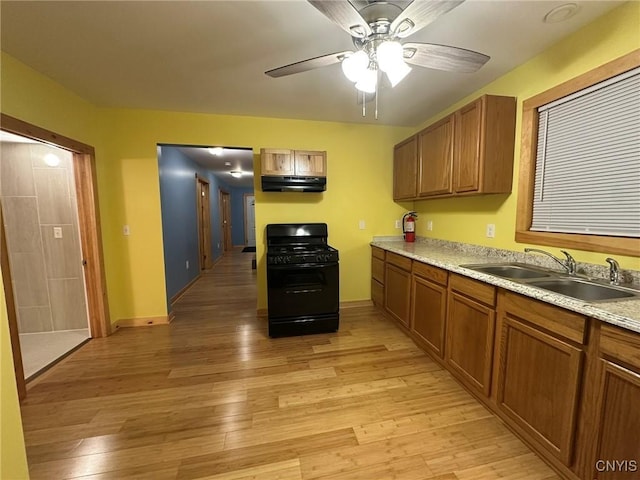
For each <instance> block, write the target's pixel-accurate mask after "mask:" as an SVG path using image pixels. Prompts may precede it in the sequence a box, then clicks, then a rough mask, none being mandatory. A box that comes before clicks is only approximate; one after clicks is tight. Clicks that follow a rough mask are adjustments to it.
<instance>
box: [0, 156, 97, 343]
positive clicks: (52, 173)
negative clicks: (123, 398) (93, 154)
mask: <svg viewBox="0 0 640 480" xmlns="http://www.w3.org/2000/svg"><path fill="white" fill-rule="evenodd" d="M0 147H1V148H0V196H1V198H2V210H3V215H4V223H5V230H6V234H7V246H8V251H9V264H10V267H11V276H12V279H13V288H14V295H15V297H16V298H15V301H16V310H17V316H18V330H19V332H20V333H34V332H47V331H57V330H75V329H81V328H87V327H88V322H87V308H86V298H85V287H84V277H83V271H82V252H81V248H80V238H79V231H78V212H77V201H76V192H75V183H74V176H73V159H72V155H71V153H70V152H67V151H66V150H62V149H58V148H55V147H50V146H47V145H43V144H28V143H2V144H1V145H0ZM47 154H53V155H56V156H57V157H58V158H59V159H60V164H59V165H58V166H55V167H51V166H49V165H47V164H46V163H45V161H44V158H45V156H46V155H47ZM54 229H58V231H59V232H61V233H62V236H61V238H56V235H55V234H54V232H55V230H54ZM58 236H59V235H58Z"/></svg>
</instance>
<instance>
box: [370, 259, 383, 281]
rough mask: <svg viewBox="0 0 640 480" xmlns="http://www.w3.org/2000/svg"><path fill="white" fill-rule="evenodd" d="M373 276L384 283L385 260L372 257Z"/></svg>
mask: <svg viewBox="0 0 640 480" xmlns="http://www.w3.org/2000/svg"><path fill="white" fill-rule="evenodd" d="M371 278H373V279H374V280H377V281H378V282H380V283H381V284H383V285H384V260H380V259H379V258H375V257H372V258H371Z"/></svg>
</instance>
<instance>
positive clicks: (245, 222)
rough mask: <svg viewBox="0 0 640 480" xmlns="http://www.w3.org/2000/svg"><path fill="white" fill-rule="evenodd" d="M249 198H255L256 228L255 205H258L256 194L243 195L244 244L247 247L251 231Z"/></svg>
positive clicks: (254, 221)
mask: <svg viewBox="0 0 640 480" xmlns="http://www.w3.org/2000/svg"><path fill="white" fill-rule="evenodd" d="M247 197H253V224H254V227H255V223H256V209H255V205H256V194H255V193H243V194H242V204H243V207H244V208H243V211H244V244H245V246H248V245H249V243H248V240H249V235H248V234H247V232H248V231H249V228H248V225H247Z"/></svg>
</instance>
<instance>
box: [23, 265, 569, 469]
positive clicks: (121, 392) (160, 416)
mask: <svg viewBox="0 0 640 480" xmlns="http://www.w3.org/2000/svg"><path fill="white" fill-rule="evenodd" d="M252 255H253V254H249V253H244V254H242V253H235V252H234V253H233V254H232V255H229V256H226V257H224V258H223V260H221V261H220V262H219V263H218V264H217V265H215V267H214V268H213V270H212V271H211V272H209V273H207V274H205V275H203V277H202V278H201V279H200V280H198V281H197V282H196V284H195V285H194V286H193V287H192V288H191V289H190V290H189V291H188V292H187V293H186V294H185V295H184V296H183V297H182V298H181V299H180V300H179V302H178V304H177V305H176V307H175V311H176V318H175V320H174V321H173V322H172V323H171V325H158V326H153V327H146V328H144V327H140V328H129V329H122V330H120V331H118V332H116V333H115V334H114V335H112V336H111V337H108V338H104V339H94V340H91V341H90V342H89V343H88V344H86V345H85V346H83V347H82V348H80V349H79V350H78V351H76V352H74V353H73V354H72V355H70V356H69V357H68V358H67V359H65V360H64V361H63V362H62V363H61V364H59V365H57V366H55V367H54V368H52V369H51V370H50V371H49V372H47V373H45V374H44V375H43V376H42V377H40V378H39V379H37V380H36V382H35V383H34V384H33V385H32V386H31V388H30V389H29V392H28V397H27V400H26V402H25V404H24V405H23V408H22V412H23V422H24V428H25V437H26V444H27V455H28V459H29V464H30V472H31V478H32V479H33V480H37V479H47V480H57V479H64V478H78V477H82V478H83V479H88V478H91V479H118V480H122V479H132V478H136V479H148V480H152V479H153V480H163V479H167V480H169V479H199V478H209V479H234V480H248V479H261V480H275V479H281V480H301V479H305V480H306V479H318V480H323V479H324V480H326V479H331V480H346V479H363V480H364V479H366V480H386V479H391V478H394V479H404V480H412V479H413V480H427V479H433V480H436V479H437V480H467V479H468V480H481V479H486V480H493V479H495V478H498V477H500V478H511V479H516V478H517V479H529V480H551V479H555V478H558V477H556V476H555V475H554V473H553V472H552V471H551V470H550V469H549V468H548V467H547V466H546V465H545V464H544V463H543V462H542V461H541V460H539V459H538V457H536V456H535V455H534V454H533V453H531V451H530V450H529V449H528V448H527V447H526V446H525V445H524V444H522V442H521V441H520V440H518V439H517V438H515V436H514V435H513V434H511V432H509V430H508V429H507V428H506V427H505V426H504V425H503V424H502V422H501V421H499V420H498V419H497V418H496V417H494V416H493V415H492V414H491V413H489V412H488V411H487V410H486V409H485V408H484V407H482V406H481V405H480V404H479V403H478V402H476V401H475V400H474V399H473V398H472V397H471V396H470V395H469V394H468V393H467V392H466V391H465V390H464V389H462V388H461V387H460V386H459V385H458V384H457V383H456V382H455V381H453V380H452V379H451V377H450V376H449V374H448V373H447V372H445V371H443V370H442V369H441V368H440V367H439V366H438V365H436V364H435V363H434V362H433V361H431V360H430V359H429V358H428V357H427V356H426V355H424V354H423V353H422V351H421V350H419V349H418V348H417V347H416V346H415V345H414V344H413V343H412V342H411V340H409V339H408V338H407V337H406V336H405V335H404V334H403V333H402V332H401V331H399V330H398V329H397V328H396V327H395V325H394V324H393V323H391V322H390V321H388V320H387V319H385V318H384V317H383V316H381V315H380V313H379V312H378V311H377V310H375V309H374V308H373V307H358V308H346V309H343V310H342V314H341V315H342V317H341V327H340V331H339V332H338V333H333V334H324V335H312V336H305V337H290V338H280V339H269V338H268V337H267V335H266V332H267V328H266V327H267V326H266V320H265V319H258V318H256V313H255V312H256V302H255V298H256V297H255V295H256V293H255V292H256V287H255V278H256V273H255V270H251V258H252Z"/></svg>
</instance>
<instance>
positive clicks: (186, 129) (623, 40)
mask: <svg viewBox="0 0 640 480" xmlns="http://www.w3.org/2000/svg"><path fill="white" fill-rule="evenodd" d="M638 18H640V4H639V3H638V2H630V3H629V4H625V5H623V6H621V7H620V8H618V9H616V10H615V11H613V12H612V13H610V14H608V15H606V16H605V17H603V18H601V19H598V20H596V21H595V22H594V23H592V24H591V25H589V26H587V27H586V28H584V29H582V30H581V31H579V32H577V33H576V34H574V35H572V36H571V37H569V38H568V39H566V40H563V41H562V42H560V43H559V44H557V45H556V46H554V47H553V48H551V49H549V50H548V51H546V52H544V53H543V54H541V55H540V56H538V57H536V58H535V59H533V60H531V61H529V62H527V63H526V64H524V65H522V66H521V67H518V68H516V69H515V70H513V71H512V72H510V73H509V74H507V75H505V76H503V77H501V78H500V79H498V80H496V81H495V82H493V83H492V84H490V85H488V86H487V87H485V88H483V89H482V90H479V91H477V92H475V93H474V94H472V95H470V96H469V97H467V98H466V99H464V100H462V101H461V102H459V103H458V104H456V105H453V106H452V107H451V108H450V109H448V110H447V111H444V112H441V114H439V115H438V116H436V117H434V118H432V119H430V120H429V121H428V122H425V125H426V124H428V123H431V122H432V121H434V120H436V119H437V118H440V117H442V116H444V115H446V114H448V113H450V112H451V111H454V110H456V109H457V108H459V107H460V106H462V105H463V104H465V103H467V102H468V101H470V100H472V99H474V98H476V97H477V96H478V95H480V94H483V93H493V94H500V95H514V96H517V97H518V101H519V104H520V105H521V102H522V100H524V99H526V98H529V97H531V96H532V95H535V94H536V93H539V92H541V91H544V90H546V89H548V88H550V87H552V86H554V85H556V84H558V83H560V82H562V81H564V80H567V79H569V78H572V77H574V76H576V75H578V74H580V73H583V72H585V71H587V70H589V69H591V68H593V67H596V66H598V65H600V64H602V63H605V62H606V61H608V60H611V59H613V58H616V57H619V56H621V55H623V54H625V53H627V52H629V51H631V50H633V49H635V48H638V47H639V46H640V39H639V36H638V29H639V24H638ZM0 61H1V65H0V67H1V73H2V76H1V84H0V89H1V90H0V101H1V104H0V108H1V110H2V112H3V113H6V114H8V115H11V116H14V117H16V118H20V119H22V120H24V121H27V122H29V123H32V124H35V125H38V126H40V127H43V128H46V129H49V130H52V131H54V132H57V133H59V134H62V135H65V136H67V137H70V138H73V139H75V140H78V141H81V142H84V143H87V144H90V145H93V146H94V147H95V148H96V161H97V168H98V192H99V200H100V209H101V222H102V229H103V240H104V248H105V261H106V273H107V286H108V299H109V304H110V308H111V317H112V321H115V320H117V319H120V318H135V317H152V316H158V315H165V314H166V304H165V298H164V271H163V265H162V263H163V256H162V237H161V226H160V200H159V186H158V168H157V158H156V144H157V143H177V144H203V145H209V144H216V145H219V144H222V145H234V146H247V147H253V148H254V150H255V152H256V153H257V152H258V151H259V148H260V147H289V148H301V149H322V150H327V151H328V159H329V160H328V170H329V178H328V189H327V191H326V192H325V193H324V194H322V195H305V194H277V193H263V192H261V191H260V190H259V189H256V222H257V223H256V226H257V230H258V245H257V247H258V252H257V255H258V259H260V260H261V255H262V253H263V250H264V246H263V241H264V240H263V230H264V226H265V225H266V224H267V223H273V222H296V221H326V222H327V223H328V224H329V235H330V241H331V243H332V244H333V245H335V246H336V247H337V248H338V249H339V250H340V254H341V297H342V300H360V299H365V298H369V280H368V277H369V273H370V263H369V247H368V242H369V241H370V239H371V237H372V236H373V235H394V234H398V231H397V230H395V229H394V228H393V221H394V220H395V219H397V218H400V216H401V214H402V213H403V212H404V211H405V210H407V209H408V208H409V207H411V204H395V203H393V202H392V201H391V200H390V199H391V189H392V164H391V147H392V145H393V144H394V143H396V142H398V141H399V140H400V139H402V138H405V137H406V136H408V135H409V134H410V133H411V131H412V130H411V129H406V128H392V127H382V126H365V125H353V124H341V123H331V122H310V121H297V120H281V119H267V118H253V117H236V116H220V115H202V114H186V113H168V112H152V111H132V110H104V109H100V108H97V107H95V106H94V105H92V104H90V103H88V102H86V101H85V100H83V99H82V98H80V97H78V96H77V95H76V94H75V93H73V92H70V91H69V90H67V89H65V88H64V87H62V86H60V85H59V84H57V83H55V82H54V81H52V80H51V79H49V78H47V77H45V76H43V75H41V74H39V73H38V72H36V71H34V70H32V69H30V68H29V67H27V66H25V65H24V64H22V63H20V62H19V61H17V60H15V59H13V58H11V57H10V56H7V55H6V54H2V56H1V59H0ZM423 126H424V125H423ZM519 128H520V117H519V116H518V124H517V130H518V138H519ZM518 157H519V146H517V147H516V173H515V175H514V178H515V179H517V159H518ZM514 185H517V183H515V184H514ZM415 206H416V208H417V209H418V210H419V212H420V220H419V221H418V233H419V234H420V235H424V236H429V235H433V236H434V237H437V238H443V239H449V240H456V241H463V242H469V243H475V244H481V245H490V246H496V247H500V248H509V249H514V250H520V249H521V248H522V245H519V244H517V243H515V242H514V240H513V231H514V225H515V206H516V195H515V193H514V194H513V195H510V196H505V195H502V196H490V197H476V198H467V199H451V200H437V201H422V202H417V203H416V204H415ZM361 219H362V220H365V222H366V229H365V230H359V229H358V221H359V220H361ZM427 219H432V220H433V221H434V226H435V228H434V231H433V232H427V231H426V228H425V227H426V220H427ZM486 223H495V224H496V228H497V230H496V238H495V239H493V240H491V239H487V238H485V237H484V228H485V224H486ZM124 224H129V225H130V227H131V236H129V237H123V236H122V233H121V232H122V225H124ZM577 258H578V260H580V261H588V262H594V263H603V258H604V255H599V254H592V253H587V252H583V253H580V254H579V255H577ZM621 263H622V264H623V266H626V267H627V268H635V269H638V268H639V266H638V259H629V258H622V259H621ZM258 278H259V292H260V298H259V305H258V306H259V307H261V308H262V307H264V306H265V305H266V299H265V274H264V264H263V262H262V261H261V262H260V268H259V272H258ZM0 309H2V310H1V311H0V313H1V314H2V318H1V319H0V322H1V323H2V325H0V327H1V328H2V330H1V334H2V335H1V336H2V338H1V342H2V343H1V347H2V396H1V397H0V400H1V402H2V410H1V412H2V437H1V438H2V472H1V475H0V476H1V477H2V478H11V475H13V476H14V477H15V478H23V477H25V476H26V466H25V461H24V448H23V447H24V445H23V442H22V441H20V439H21V438H22V429H21V425H20V421H19V409H18V401H17V394H16V391H15V385H14V383H13V381H12V378H13V374H12V368H11V363H9V361H10V360H11V356H10V350H9V348H10V347H9V343H8V339H7V335H6V312H4V310H5V302H4V297H1V298H0ZM6 419H9V420H6ZM5 438H10V439H11V440H12V442H11V447H10V450H7V449H6V446H7V443H6V441H5ZM14 449H15V451H14ZM5 452H6V454H7V456H8V455H11V460H7V459H6V458H5ZM6 472H10V473H6ZM5 473H6V475H5Z"/></svg>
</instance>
